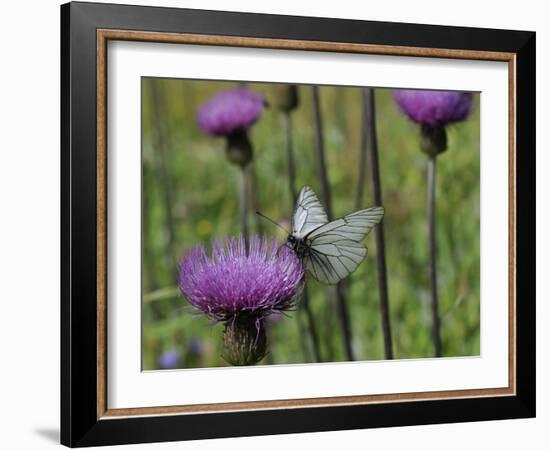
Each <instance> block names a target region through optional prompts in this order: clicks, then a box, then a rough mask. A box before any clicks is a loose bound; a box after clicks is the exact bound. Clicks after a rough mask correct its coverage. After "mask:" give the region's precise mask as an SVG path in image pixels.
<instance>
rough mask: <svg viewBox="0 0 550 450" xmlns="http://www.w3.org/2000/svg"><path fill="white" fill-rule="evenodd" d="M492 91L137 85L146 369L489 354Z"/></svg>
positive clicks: (196, 82) (185, 82)
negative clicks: (487, 213)
mask: <svg viewBox="0 0 550 450" xmlns="http://www.w3.org/2000/svg"><path fill="white" fill-rule="evenodd" d="M480 95H481V94H480V93H478V92H458V91H441V90H425V89H422V90H421V89H400V88H399V87H391V88H390V87H388V88H379V87H377V88H371V87H359V86H325V85H305V84H300V85H296V84H284V83H265V82H262V83H259V82H254V81H250V80H235V81H218V80H201V79H177V78H153V77H142V78H141V152H142V182H141V204H142V216H141V220H142V224H141V226H142V242H141V271H142V314H141V317H142V333H141V335H142V343H141V344H142V351H141V355H142V370H145V371H147V370H169V369H172V370H174V369H197V368H213V367H229V366H250V365H283V364H310V363H336V362H350V361H373V360H390V359H421V358H434V357H445V358H451V357H476V356H479V355H480Z"/></svg>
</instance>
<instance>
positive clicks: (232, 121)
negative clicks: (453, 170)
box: [197, 87, 266, 240]
mask: <svg viewBox="0 0 550 450" xmlns="http://www.w3.org/2000/svg"><path fill="white" fill-rule="evenodd" d="M265 105H266V101H265V99H264V97H262V96H260V95H257V94H254V93H253V92H252V91H250V90H249V89H247V88H244V87H239V88H234V89H227V90H224V91H221V92H219V93H218V94H216V95H214V96H213V97H212V98H210V100H207V101H206V102H205V103H203V104H202V105H201V107H200V108H199V109H198V112H197V120H198V123H199V126H200V127H201V128H202V129H203V130H204V131H205V132H206V133H207V134H208V135H210V136H224V137H225V138H226V146H225V154H226V156H227V159H228V161H229V162H231V163H233V164H236V165H237V166H239V168H240V169H241V170H240V177H239V206H240V217H241V232H242V234H243V235H244V238H245V240H246V239H248V210H249V205H248V202H249V199H248V193H249V192H250V195H251V200H252V205H253V206H254V207H255V208H256V209H259V202H258V197H257V193H256V182H255V181H256V174H255V171H254V167H253V165H252V164H250V162H251V161H252V158H253V153H254V152H253V148H252V142H251V141H250V138H249V136H248V128H250V127H251V126H252V125H253V124H254V123H255V122H256V121H257V120H258V118H259V117H260V114H261V113H262V110H263V108H264V106H265ZM247 173H248V176H247ZM258 228H259V227H258ZM257 231H261V230H259V229H258V230H257Z"/></svg>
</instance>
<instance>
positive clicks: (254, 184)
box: [246, 161, 264, 235]
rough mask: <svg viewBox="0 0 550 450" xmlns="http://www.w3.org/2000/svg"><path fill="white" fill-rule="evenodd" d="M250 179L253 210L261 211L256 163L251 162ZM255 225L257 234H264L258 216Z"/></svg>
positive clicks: (248, 168) (249, 167)
mask: <svg viewBox="0 0 550 450" xmlns="http://www.w3.org/2000/svg"><path fill="white" fill-rule="evenodd" d="M246 170H247V172H248V179H249V181H250V183H249V185H250V200H251V204H252V209H253V210H254V211H261V210H262V208H261V207H260V200H259V198H258V178H257V176H256V166H255V164H254V161H251V162H250V163H249V164H248V167H247V169H246ZM254 221H255V222H254V223H255V225H256V232H257V233H258V234H260V235H261V234H262V233H263V231H264V228H263V221H262V218H261V217H260V216H259V215H258V214H254Z"/></svg>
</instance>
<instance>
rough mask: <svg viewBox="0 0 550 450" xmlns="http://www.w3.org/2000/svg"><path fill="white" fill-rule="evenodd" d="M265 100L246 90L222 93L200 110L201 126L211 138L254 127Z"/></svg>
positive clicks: (203, 105)
mask: <svg viewBox="0 0 550 450" xmlns="http://www.w3.org/2000/svg"><path fill="white" fill-rule="evenodd" d="M264 105H265V99H264V98H263V97H262V96H260V95H257V94H255V93H253V92H252V91H250V90H249V89H246V88H235V89H228V90H225V91H221V92H219V93H218V94H216V95H214V96H213V97H212V98H210V99H209V100H207V101H206V102H205V103H203V104H202V106H201V107H200V108H199V110H198V113H197V119H198V123H199V126H200V127H201V128H202V129H203V130H204V132H205V133H207V134H209V135H211V136H228V135H231V134H234V133H236V132H238V131H242V130H246V129H247V128H249V127H250V126H251V125H253V124H254V123H255V122H256V120H258V117H260V114H261V112H262V110H263V108H264Z"/></svg>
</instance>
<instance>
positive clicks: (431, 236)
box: [428, 156, 442, 357]
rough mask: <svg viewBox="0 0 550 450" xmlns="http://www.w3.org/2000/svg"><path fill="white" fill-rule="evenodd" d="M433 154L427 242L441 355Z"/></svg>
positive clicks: (435, 336)
mask: <svg viewBox="0 0 550 450" xmlns="http://www.w3.org/2000/svg"><path fill="white" fill-rule="evenodd" d="M435 158H436V157H435V156H432V157H430V158H429V159H428V242H429V254H430V291H431V301H432V305H431V306H432V339H433V342H434V356H436V357H439V356H441V354H442V353H441V336H440V332H439V329H440V326H441V324H440V320H439V299H438V295H437V268H436V256H437V247H436V228H435V227H436V221H435V162H436V161H435Z"/></svg>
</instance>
